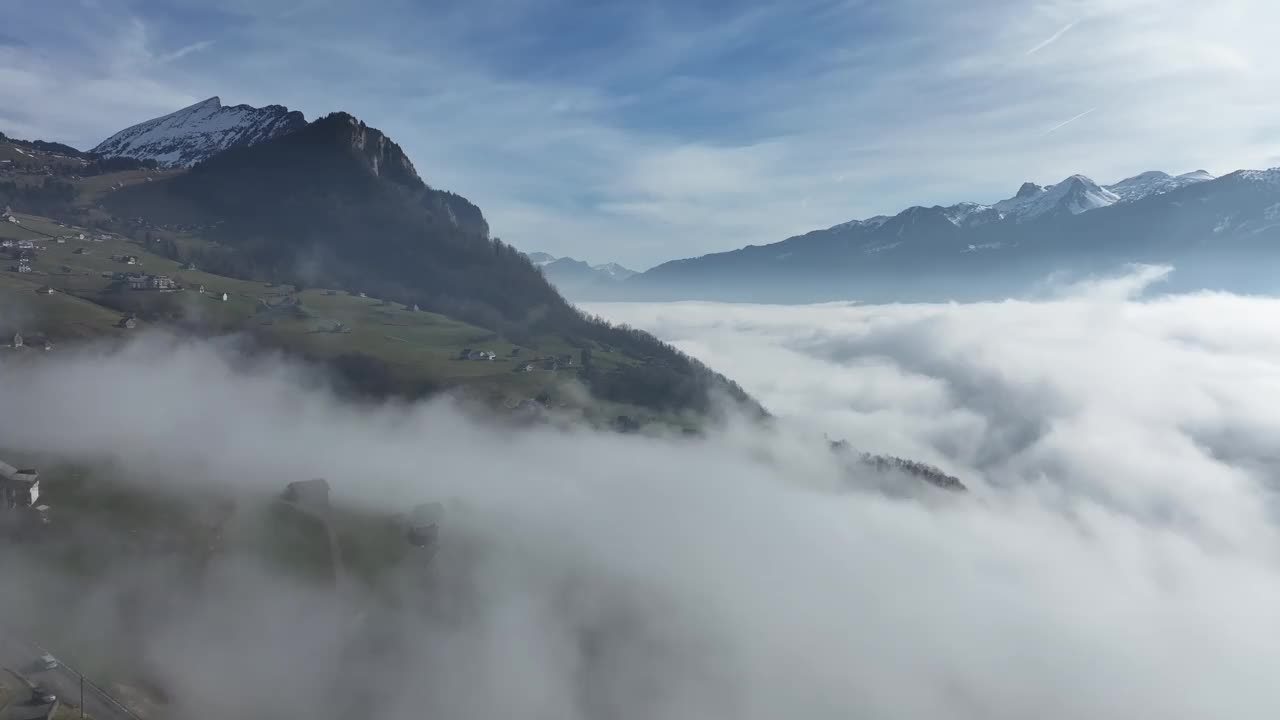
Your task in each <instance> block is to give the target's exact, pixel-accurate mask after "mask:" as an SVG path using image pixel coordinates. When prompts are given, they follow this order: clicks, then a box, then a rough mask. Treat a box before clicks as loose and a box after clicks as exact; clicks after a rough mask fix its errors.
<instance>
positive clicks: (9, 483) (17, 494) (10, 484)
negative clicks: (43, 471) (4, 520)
mask: <svg viewBox="0 0 1280 720" xmlns="http://www.w3.org/2000/svg"><path fill="white" fill-rule="evenodd" d="M39 499H40V473H39V472H37V471H35V470H32V469H30V468H28V469H22V470H19V469H18V468H15V467H14V466H12V465H10V464H8V463H5V462H0V507H3V508H9V509H14V508H29V507H34V506H35V504H36V501H37V500H39Z"/></svg>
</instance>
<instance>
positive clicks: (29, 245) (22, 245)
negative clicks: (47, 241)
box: [18, 240, 36, 250]
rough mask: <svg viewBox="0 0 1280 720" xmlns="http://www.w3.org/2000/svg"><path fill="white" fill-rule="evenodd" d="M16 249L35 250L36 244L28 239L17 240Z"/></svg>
mask: <svg viewBox="0 0 1280 720" xmlns="http://www.w3.org/2000/svg"><path fill="white" fill-rule="evenodd" d="M18 249H19V250H35V249H36V244H35V243H34V242H32V241H30V240H19V241H18Z"/></svg>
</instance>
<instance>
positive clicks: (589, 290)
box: [527, 252, 638, 297]
mask: <svg viewBox="0 0 1280 720" xmlns="http://www.w3.org/2000/svg"><path fill="white" fill-rule="evenodd" d="M527 257H528V258H529V262H531V263H533V264H534V266H536V267H539V268H541V269H542V274H543V275H545V276H546V278H547V280H550V281H551V284H553V285H555V286H556V289H558V290H559V291H560V292H561V293H563V294H565V295H568V296H571V297H576V296H579V295H583V294H587V295H590V294H593V293H596V292H599V291H602V290H605V291H607V289H608V288H609V287H610V286H612V285H614V284H615V283H619V282H622V281H623V280H626V279H627V278H629V277H632V276H633V275H636V274H638V273H636V271H635V270H631V269H628V268H625V267H623V266H621V265H619V264H618V263H605V264H603V265H591V264H589V263H586V262H583V261H582V260H575V259H573V258H571V257H561V258H558V257H556V256H554V255H551V254H549V253H544V252H533V253H529V254H528V255H527Z"/></svg>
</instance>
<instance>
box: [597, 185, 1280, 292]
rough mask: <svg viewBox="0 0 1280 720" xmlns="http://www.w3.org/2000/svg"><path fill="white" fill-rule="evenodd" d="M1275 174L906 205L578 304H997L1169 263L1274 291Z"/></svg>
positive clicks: (1279, 190)
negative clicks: (1054, 283)
mask: <svg viewBox="0 0 1280 720" xmlns="http://www.w3.org/2000/svg"><path fill="white" fill-rule="evenodd" d="M1278 242H1280V169H1275V170H1267V171H1253V170H1241V171H1238V172H1234V173H1231V174H1229V175H1224V176H1223V177H1219V178H1215V177H1213V176H1212V175H1210V174H1209V173H1207V172H1205V171H1203V170H1199V171H1195V172H1190V173H1185V174H1182V175H1170V174H1168V173H1164V172H1158V171H1152V172H1145V173H1142V174H1140V175H1136V176H1134V177H1131V178H1126V179H1124V180H1121V181H1119V182H1117V183H1114V184H1111V185H1105V186H1104V185H1099V184H1098V183H1095V182H1094V181H1093V180H1091V179H1089V178H1088V177H1086V176H1084V175H1072V176H1070V177H1068V178H1066V179H1065V180H1063V181H1062V182H1059V183H1056V184H1053V185H1049V186H1044V187H1041V186H1039V185H1036V184H1034V183H1024V184H1023V185H1022V187H1021V188H1020V189H1019V190H1018V192H1017V193H1016V194H1014V195H1013V196H1012V197H1010V198H1008V199H1006V200H1001V201H999V202H996V203H992V204H982V203H973V202H963V203H957V204H955V205H949V206H936V205H935V206H932V207H923V206H914V207H910V208H907V209H906V210H903V211H902V212H900V213H898V214H896V215H892V216H884V215H882V216H877V217H872V218H867V219H863V220H852V221H849V222H846V223H841V224H839V225H835V226H833V227H830V228H826V229H824V230H815V231H813V232H809V233H806V234H804V235H799V236H795V237H791V238H788V239H786V240H783V241H781V242H777V243H773V244H770V245H763V246H754V245H752V246H748V247H745V248H742V249H740V250H734V251H730V252H722V253H715V254H711V255H704V256H701V257H697V258H690V259H685V260H675V261H672V262H667V263H664V264H662V265H659V266H657V267H655V268H653V269H651V270H649V271H647V272H644V273H640V274H638V275H635V276H634V277H631V278H629V279H627V280H626V281H624V282H621V283H617V284H615V285H614V286H611V287H597V288H595V289H594V292H593V294H592V296H591V297H590V298H588V299H648V300H673V299H710V300H730V301H754V302H816V301H827V300H862V301H876V302H881V301H919V300H947V299H955V300H975V299H990V298H999V297H1007V296H1009V295H1011V294H1019V293H1023V292H1026V291H1028V290H1030V289H1034V288H1035V287H1036V286H1037V285H1038V284H1039V283H1040V282H1041V281H1043V280H1044V279H1045V278H1046V277H1047V276H1049V275H1051V274H1057V275H1058V276H1065V277H1078V276H1081V275H1083V274H1086V273H1099V272H1113V271H1115V270H1116V269H1117V268H1119V267H1120V266H1122V265H1123V264H1125V263H1171V264H1173V265H1174V266H1175V267H1176V268H1177V270H1176V272H1175V274H1174V280H1173V285H1172V287H1174V288H1175V289H1196V288H1220V289H1230V290H1236V291H1244V292H1255V291H1274V290H1277V289H1280V252H1277V250H1278V249H1280V246H1278V245H1277V243H1278Z"/></svg>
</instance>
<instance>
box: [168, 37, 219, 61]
mask: <svg viewBox="0 0 1280 720" xmlns="http://www.w3.org/2000/svg"><path fill="white" fill-rule="evenodd" d="M210 47H213V41H212V40H201V41H199V42H193V43H191V44H190V45H184V46H183V47H180V48H178V49H177V50H174V51H173V52H171V53H167V54H164V55H161V56H160V57H159V58H158V60H159V61H160V62H162V63H169V62H173V61H174V60H179V59H181V58H184V57H186V56H188V55H190V54H191V53H196V52H200V51H201V50H208V49H209V48H210Z"/></svg>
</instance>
